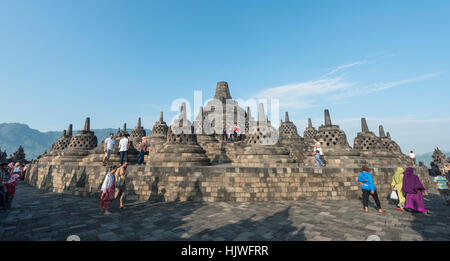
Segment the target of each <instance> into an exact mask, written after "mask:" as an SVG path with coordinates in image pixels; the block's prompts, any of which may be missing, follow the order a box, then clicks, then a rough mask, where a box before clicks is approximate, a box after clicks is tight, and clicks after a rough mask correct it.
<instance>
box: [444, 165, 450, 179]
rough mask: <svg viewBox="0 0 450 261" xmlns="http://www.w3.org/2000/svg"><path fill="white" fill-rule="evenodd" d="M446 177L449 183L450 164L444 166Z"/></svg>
mask: <svg viewBox="0 0 450 261" xmlns="http://www.w3.org/2000/svg"><path fill="white" fill-rule="evenodd" d="M444 177H445V178H446V179H447V182H450V164H445V166H444Z"/></svg>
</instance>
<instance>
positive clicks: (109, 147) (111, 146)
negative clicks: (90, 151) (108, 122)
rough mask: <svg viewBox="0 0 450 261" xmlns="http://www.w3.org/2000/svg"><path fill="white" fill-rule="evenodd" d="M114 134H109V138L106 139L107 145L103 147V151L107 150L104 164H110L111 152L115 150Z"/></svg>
mask: <svg viewBox="0 0 450 261" xmlns="http://www.w3.org/2000/svg"><path fill="white" fill-rule="evenodd" d="M114 143H115V141H114V134H112V133H110V134H109V138H107V139H106V140H105V145H104V148H103V151H104V152H105V156H104V157H103V161H102V162H103V166H106V164H108V162H109V158H110V157H111V153H112V152H113V149H114Z"/></svg>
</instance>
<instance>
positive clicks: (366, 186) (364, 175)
mask: <svg viewBox="0 0 450 261" xmlns="http://www.w3.org/2000/svg"><path fill="white" fill-rule="evenodd" d="M358 181H359V182H361V189H362V192H363V205H364V212H366V213H367V212H369V195H372V197H373V199H374V200H375V204H376V205H377V208H378V212H380V213H383V209H381V203H380V200H379V199H378V194H377V188H376V187H375V184H374V183H373V178H372V175H371V174H370V173H369V167H367V166H365V165H364V166H363V167H362V172H361V174H359V177H358Z"/></svg>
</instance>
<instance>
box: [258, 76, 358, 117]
mask: <svg viewBox="0 0 450 261" xmlns="http://www.w3.org/2000/svg"><path fill="white" fill-rule="evenodd" d="M355 84H356V83H352V82H348V81H346V80H344V79H343V78H342V77H334V78H327V79H319V80H315V81H308V82H302V83H296V84H289V85H283V86H278V87H274V88H269V89H265V90H263V91H261V92H259V93H257V94H255V95H254V96H253V98H255V99H268V98H269V99H278V100H280V107H281V108H283V109H286V108H295V109H306V108H311V107H315V106H317V105H316V104H317V100H318V99H320V97H323V95H324V94H328V93H333V92H338V91H343V90H346V89H349V88H351V87H353V86H354V85H355Z"/></svg>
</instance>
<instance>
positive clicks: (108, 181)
mask: <svg viewBox="0 0 450 261" xmlns="http://www.w3.org/2000/svg"><path fill="white" fill-rule="evenodd" d="M116 170H117V167H116V166H111V167H110V169H109V172H108V174H106V177H105V180H104V181H103V184H102V188H101V190H102V196H101V197H100V208H101V209H102V210H104V211H105V215H109V214H111V213H110V212H109V211H108V209H109V207H110V206H111V202H112V201H113V200H114V195H115V190H116V179H115V177H114V172H116Z"/></svg>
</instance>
